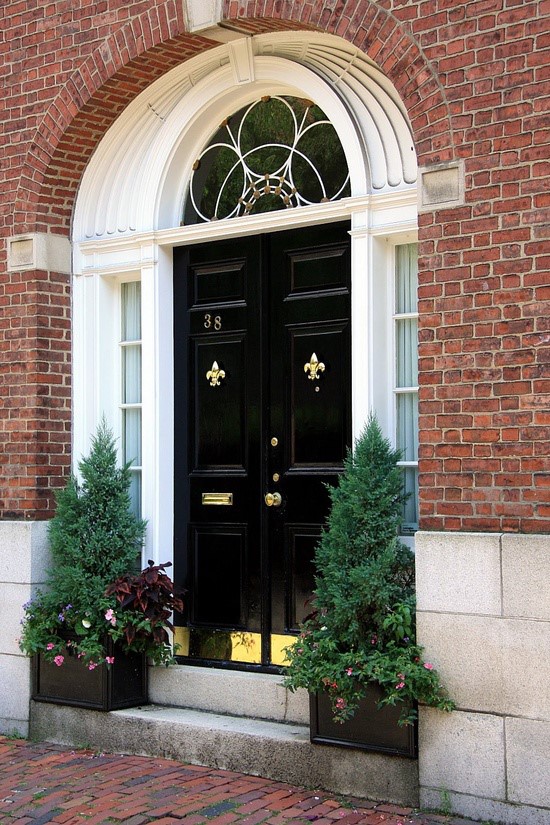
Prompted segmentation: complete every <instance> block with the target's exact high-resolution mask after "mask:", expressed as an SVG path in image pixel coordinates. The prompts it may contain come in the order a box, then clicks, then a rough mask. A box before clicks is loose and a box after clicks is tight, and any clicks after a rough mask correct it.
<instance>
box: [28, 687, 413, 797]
mask: <svg viewBox="0 0 550 825" xmlns="http://www.w3.org/2000/svg"><path fill="white" fill-rule="evenodd" d="M31 732H32V736H33V738H38V739H41V740H47V741H50V742H55V743H57V744H62V745H72V746H75V747H78V746H86V747H92V748H93V749H95V750H100V751H109V752H115V753H118V752H121V753H130V754H141V755H148V756H163V757H169V758H172V759H177V760H179V761H182V762H189V763H192V764H196V765H208V766H210V767H213V768H221V769H224V770H232V771H238V772H240V773H247V774H252V775H256V776H264V777H267V778H269V779H273V780H276V781H279V782H287V783H290V784H293V785H300V786H305V787H308V788H319V789H322V790H325V791H329V792H331V793H338V794H347V795H352V796H357V797H362V798H368V799H375V800H377V801H387V802H394V803H397V804H401V805H407V806H417V805H418V763H417V762H416V761H415V760H412V759H404V758H399V757H394V756H386V755H384V754H378V753H368V752H365V751H361V750H357V749H353V748H342V747H337V746H333V745H330V746H326V745H314V744H312V743H311V742H310V739H309V727H308V726H307V725H303V724H297V723H290V722H274V721H267V720H265V719H254V718H251V717H242V716H231V715H222V714H219V713H212V712H206V711H201V710H196V709H190V708H181V707H162V706H158V705H149V706H144V707H141V708H132V709H129V710H119V711H114V712H111V713H102V712H99V711H93V710H84V709H81V708H73V707H65V706H61V705H53V704H47V703H41V702H31Z"/></svg>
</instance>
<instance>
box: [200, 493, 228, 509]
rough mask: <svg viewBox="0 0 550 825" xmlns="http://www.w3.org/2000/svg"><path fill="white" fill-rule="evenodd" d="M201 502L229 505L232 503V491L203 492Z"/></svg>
mask: <svg viewBox="0 0 550 825" xmlns="http://www.w3.org/2000/svg"><path fill="white" fill-rule="evenodd" d="M202 503H203V504H214V505H218V506H219V505H225V506H226V507H230V506H231V505H232V504H233V493H203V494H202Z"/></svg>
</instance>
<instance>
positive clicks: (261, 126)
mask: <svg viewBox="0 0 550 825" xmlns="http://www.w3.org/2000/svg"><path fill="white" fill-rule="evenodd" d="M349 194H350V183H349V170H348V165H347V161H346V158H345V155H344V150H343V148H342V144H341V142H340V139H339V137H338V135H337V133H336V130H335V129H334V126H333V125H332V124H331V123H330V121H329V120H328V119H327V117H326V115H325V114H324V112H323V111H322V110H321V109H320V108H319V106H317V105H316V104H315V103H313V102H312V101H311V100H304V99H302V98H297V97H287V96H284V97H280V96H265V97H262V98H261V99H260V100H257V101H255V102H254V103H251V104H250V105H248V106H245V107H244V108H243V109H240V110H239V111H238V112H236V114H234V115H232V116H231V117H229V118H227V119H226V120H224V122H223V123H222V124H221V125H220V127H219V129H218V131H217V132H216V134H215V135H214V136H213V138H212V140H211V141H210V143H209V144H208V145H207V146H206V148H205V149H204V150H203V151H202V152H201V154H200V155H199V157H198V158H197V160H196V161H195V162H194V164H193V171H192V175H191V180H190V184H189V192H188V197H187V200H186V205H185V214H184V223H186V224H192V223H198V222H200V221H213V220H219V219H223V218H235V217H238V216H242V215H249V214H254V213H259V212H272V211H275V210H279V209H291V208H295V207H299V206H309V205H311V204H315V203H323V202H327V201H334V200H338V199H339V198H343V197H347V196H348V195H349Z"/></svg>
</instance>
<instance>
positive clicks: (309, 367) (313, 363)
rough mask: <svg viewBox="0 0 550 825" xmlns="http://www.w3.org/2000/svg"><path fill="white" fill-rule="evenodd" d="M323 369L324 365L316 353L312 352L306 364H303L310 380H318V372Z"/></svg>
mask: <svg viewBox="0 0 550 825" xmlns="http://www.w3.org/2000/svg"><path fill="white" fill-rule="evenodd" d="M324 371H325V365H324V364H323V362H322V361H319V359H318V358H317V356H316V354H315V353H314V352H313V353H312V354H311V358H310V359H309V362H308V363H307V364H304V372H309V375H308V378H309V379H310V380H311V381H315V380H316V379H317V381H318V380H319V373H321V372H324Z"/></svg>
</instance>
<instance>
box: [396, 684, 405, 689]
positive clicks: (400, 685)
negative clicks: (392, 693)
mask: <svg viewBox="0 0 550 825" xmlns="http://www.w3.org/2000/svg"><path fill="white" fill-rule="evenodd" d="M404 687H405V682H399V683H398V684H397V685H396V686H395V688H396V690H401V688H404Z"/></svg>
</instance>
